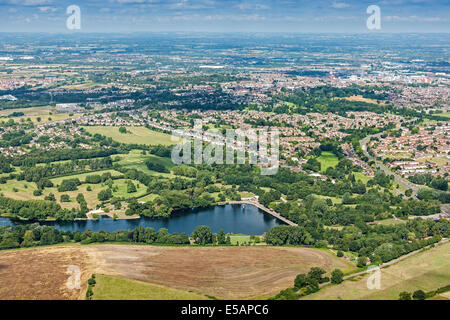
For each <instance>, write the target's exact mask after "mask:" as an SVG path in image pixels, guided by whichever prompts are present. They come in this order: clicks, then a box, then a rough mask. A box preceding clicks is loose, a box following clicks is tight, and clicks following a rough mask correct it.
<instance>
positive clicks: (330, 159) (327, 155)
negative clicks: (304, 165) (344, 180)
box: [317, 151, 339, 172]
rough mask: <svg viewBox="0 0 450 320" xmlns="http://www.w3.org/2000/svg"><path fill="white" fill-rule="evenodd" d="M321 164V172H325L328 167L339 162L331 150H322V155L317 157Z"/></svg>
mask: <svg viewBox="0 0 450 320" xmlns="http://www.w3.org/2000/svg"><path fill="white" fill-rule="evenodd" d="M317 160H318V161H319V162H320V164H321V170H320V171H321V172H325V171H326V170H327V169H328V168H329V167H334V166H336V165H337V164H338V163H339V159H338V157H336V155H335V154H334V153H332V152H328V151H323V152H322V155H321V156H320V157H318V158H317Z"/></svg>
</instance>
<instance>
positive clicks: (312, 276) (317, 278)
mask: <svg viewBox="0 0 450 320" xmlns="http://www.w3.org/2000/svg"><path fill="white" fill-rule="evenodd" d="M323 274H325V270H323V269H322V268H319V267H312V268H311V269H310V270H309V272H308V282H309V283H314V282H317V283H323V282H325V279H326V278H322V275H323Z"/></svg>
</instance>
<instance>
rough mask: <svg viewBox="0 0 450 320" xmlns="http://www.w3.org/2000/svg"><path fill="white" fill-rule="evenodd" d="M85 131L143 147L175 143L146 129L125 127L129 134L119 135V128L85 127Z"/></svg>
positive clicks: (169, 136) (164, 134) (168, 137)
mask: <svg viewBox="0 0 450 320" xmlns="http://www.w3.org/2000/svg"><path fill="white" fill-rule="evenodd" d="M83 128H85V129H86V131H88V132H90V133H92V134H96V133H99V134H101V135H104V136H106V137H110V138H112V139H113V140H115V141H117V142H120V143H128V144H131V143H136V144H145V145H156V144H162V145H166V146H168V145H172V144H176V143H177V142H176V141H175V142H174V141H172V140H171V135H169V134H166V133H161V132H157V131H153V130H150V129H147V128H146V127H126V128H127V131H129V132H131V133H120V132H119V127H107V126H87V127H83Z"/></svg>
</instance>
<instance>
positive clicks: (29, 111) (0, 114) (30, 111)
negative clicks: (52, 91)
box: [0, 106, 79, 123]
mask: <svg viewBox="0 0 450 320" xmlns="http://www.w3.org/2000/svg"><path fill="white" fill-rule="evenodd" d="M13 112H23V113H24V114H25V115H24V116H20V117H8V115H10V114H12V113H13ZM50 113H51V114H50ZM77 116H79V114H74V115H72V116H70V115H69V113H57V112H56V108H55V107H51V106H48V107H32V108H18V109H6V110H0V121H8V120H9V119H13V120H14V121H15V122H20V121H22V119H23V121H26V120H27V118H30V119H31V121H33V122H34V123H46V122H49V121H59V120H66V119H70V118H74V117H77ZM38 118H41V121H38ZM49 118H51V120H49Z"/></svg>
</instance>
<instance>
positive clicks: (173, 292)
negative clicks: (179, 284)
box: [93, 274, 209, 300]
mask: <svg viewBox="0 0 450 320" xmlns="http://www.w3.org/2000/svg"><path fill="white" fill-rule="evenodd" d="M95 281H96V282H97V283H96V284H95V286H94V288H93V292H94V295H93V300H209V298H208V297H206V296H203V295H201V294H197V293H194V292H188V291H182V290H177V289H172V288H168V287H164V286H159V285H155V284H151V283H146V282H141V281H135V280H128V279H123V278H118V277H113V276H107V275H102V274H97V275H96V276H95Z"/></svg>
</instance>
